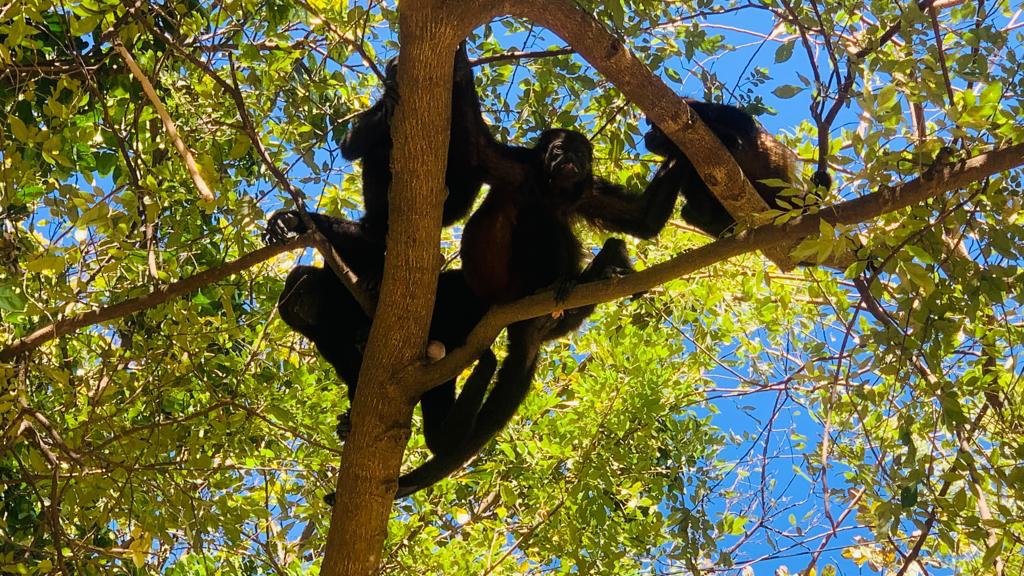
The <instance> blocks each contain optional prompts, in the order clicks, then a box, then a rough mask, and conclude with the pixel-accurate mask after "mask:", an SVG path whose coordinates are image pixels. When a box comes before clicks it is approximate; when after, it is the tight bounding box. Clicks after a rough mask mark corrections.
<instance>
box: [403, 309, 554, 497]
mask: <svg viewBox="0 0 1024 576" xmlns="http://www.w3.org/2000/svg"><path fill="white" fill-rule="evenodd" d="M539 326H540V324H539V323H538V321H537V320H536V319H533V320H525V321H523V322H518V323H516V324H513V325H511V326H509V336H508V355H507V356H506V358H505V361H504V362H503V363H502V365H501V369H500V370H499V371H498V377H497V380H496V381H495V383H494V389H493V390H491V393H490V394H489V395H488V396H487V400H486V401H485V402H484V404H483V406H482V407H481V408H480V412H479V414H478V415H477V418H476V422H475V424H474V426H473V429H472V432H471V433H469V434H468V435H467V436H466V438H465V439H463V440H462V442H461V443H460V444H459V445H458V446H457V447H455V448H454V449H453V450H451V451H450V452H447V453H444V454H438V455H436V456H434V457H433V458H431V459H430V460H428V461H426V462H424V463H423V464H421V465H420V466H419V467H417V468H416V469H415V470H413V471H411V472H409V473H408V474H403V475H402V477H401V478H399V479H398V492H396V493H395V498H396V499H397V498H404V497H405V496H409V495H410V494H412V493H414V492H417V491H419V490H422V489H424V488H427V487H428V486H432V485H433V484H436V483H437V482H440V481H441V480H443V479H445V478H447V477H448V476H449V475H451V474H452V473H453V472H455V471H456V470H458V469H459V468H461V467H462V466H464V465H465V464H466V463H467V462H469V460H471V459H472V458H473V457H474V456H476V455H477V454H478V453H479V452H480V451H481V450H483V448H484V446H486V445H487V443H488V442H490V441H491V439H492V438H494V437H495V436H496V435H497V434H498V432H500V431H501V430H502V429H503V428H504V427H505V425H506V424H508V422H509V420H511V419H512V416H514V415H515V413H516V409H517V408H519V405H520V404H522V402H523V399H525V398H526V393H527V392H528V391H529V390H530V383H531V382H532V381H533V375H534V373H535V372H536V370H537V352H538V351H539V350H540V344H541V338H540V335H539ZM478 372H479V373H478ZM493 373H494V366H493V365H491V369H490V371H488V370H486V367H485V368H484V369H480V364H477V367H476V368H475V369H474V370H473V373H472V374H470V376H469V379H468V380H467V381H466V387H469V386H474V385H480V384H481V381H483V385H484V386H486V382H488V381H490V379H491V376H492V375H493Z"/></svg>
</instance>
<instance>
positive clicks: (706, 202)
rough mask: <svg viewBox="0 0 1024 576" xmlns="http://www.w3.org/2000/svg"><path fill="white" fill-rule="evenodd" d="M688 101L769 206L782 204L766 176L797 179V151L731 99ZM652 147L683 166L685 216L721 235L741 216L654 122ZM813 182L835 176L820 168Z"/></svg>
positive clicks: (679, 181) (679, 175)
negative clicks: (728, 101)
mask: <svg viewBox="0 0 1024 576" xmlns="http://www.w3.org/2000/svg"><path fill="white" fill-rule="evenodd" d="M686 104H687V105H688V106H689V107H690V108H691V109H693V111H694V112H695V113H696V114H697V116H699V117H700V119H701V120H702V121H703V122H704V123H705V124H707V126H708V128H709V129H711V131H712V132H713V133H714V134H715V136H718V139H719V140H721V141H722V144H724V145H725V147H726V148H727V149H728V150H729V152H730V153H731V154H732V156H733V158H735V159H736V163H737V164H738V165H739V167H740V168H741V169H742V170H743V174H744V175H745V176H746V177H747V179H749V180H750V182H751V184H753V186H754V189H755V190H756V191H757V193H758V195H760V196H761V198H763V199H764V201H765V202H766V203H767V204H768V206H770V207H772V208H779V204H778V202H776V197H777V196H778V195H779V193H780V192H781V191H782V189H781V188H777V187H775V186H772V185H768V184H766V183H764V182H763V180H768V179H777V180H782V181H786V182H790V181H792V177H793V173H794V171H795V169H796V168H795V166H796V157H795V155H794V154H793V152H792V151H791V150H790V149H789V148H786V147H785V146H784V145H782V143H781V142H779V141H778V140H776V139H775V137H774V136H772V135H771V134H770V133H768V131H766V130H765V129H764V128H762V127H761V126H760V125H759V124H758V123H757V121H756V120H754V117H753V116H751V115H750V114H748V113H746V112H744V111H743V110H742V109H740V108H737V107H735V106H730V105H728V104H716V103H713V102H701V101H698V100H692V99H690V98H687V99H686ZM644 143H645V144H646V145H647V149H648V150H650V151H651V152H653V153H655V154H658V155H659V156H662V157H664V158H666V159H670V160H671V159H674V160H676V161H677V162H678V163H679V164H680V166H681V170H680V171H678V172H676V174H675V175H674V176H673V178H674V179H675V180H674V181H675V183H676V186H677V189H678V190H679V191H680V193H681V194H682V195H683V197H684V198H686V203H685V204H683V207H682V209H681V210H680V216H681V217H682V219H683V220H685V221H686V222H688V223H690V224H692V225H693V226H696V227H697V228H699V229H700V230H701V231H703V232H704V233H706V234H708V235H709V236H714V237H716V238H717V237H720V236H722V235H723V234H725V232H726V231H728V230H729V229H730V228H731V227H732V226H733V225H734V224H735V223H736V220H735V219H734V218H733V217H732V216H730V215H729V213H728V212H726V210H725V207H724V206H722V203H721V202H719V201H718V199H717V198H715V196H714V194H712V193H711V190H709V189H708V187H707V185H706V184H705V183H704V180H702V179H701V177H700V174H698V173H697V170H696V169H695V168H694V167H693V165H692V164H691V163H690V160H689V159H688V158H687V157H686V155H685V154H683V152H682V150H680V149H679V147H677V146H676V145H675V143H673V142H672V141H671V140H669V139H668V137H667V136H665V133H664V132H662V131H661V129H660V128H658V127H657V126H655V125H653V124H652V125H651V129H650V131H648V132H647V134H645V135H644ZM812 181H813V183H814V184H815V185H817V186H823V187H824V188H826V189H827V188H828V187H829V186H831V184H832V179H831V177H829V175H828V173H827V172H820V171H819V172H817V173H815V175H814V178H813V180H812Z"/></svg>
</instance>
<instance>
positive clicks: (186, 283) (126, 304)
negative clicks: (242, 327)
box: [0, 234, 313, 362]
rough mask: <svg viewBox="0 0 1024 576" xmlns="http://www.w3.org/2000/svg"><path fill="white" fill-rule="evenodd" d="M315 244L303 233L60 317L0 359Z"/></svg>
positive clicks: (11, 347)
mask: <svg viewBox="0 0 1024 576" xmlns="http://www.w3.org/2000/svg"><path fill="white" fill-rule="evenodd" d="M312 245H313V237H312V235H311V234H304V235H302V236H299V237H298V238H294V239H292V240H291V241H289V242H287V243H284V244H278V245H275V246H265V247H263V248H260V249H259V250H256V251H255V252H251V253H249V254H246V255H245V256H242V257H241V258H239V259H237V260H234V261H232V262H228V263H227V264H224V265H223V266H218V267H217V268H211V269H209V270H204V271H202V272H200V273H198V274H196V275H195V276H190V277H188V278H184V279H182V280H178V281H177V282H174V283H173V284H168V285H166V286H162V287H158V288H156V289H154V290H153V291H152V292H150V293H149V294H146V295H145V296H139V297H138V298H130V299H128V300H125V301H123V302H118V303H117V304H112V305H110V306H104V307H102V308H99V309H96V310H90V311H88V312H83V313H81V314H79V315H77V316H72V317H70V318H64V319H63V320H58V321H56V322H54V323H52V324H48V325H46V326H43V327H42V328H37V329H36V330H34V331H33V332H32V333H31V334H29V335H28V336H24V337H22V338H18V339H17V340H15V341H14V342H11V343H10V344H8V345H7V347H5V348H4V349H2V350H0V362H8V361H10V360H12V359H13V358H14V357H15V356H17V355H19V354H22V353H24V352H28V351H30V350H33V349H35V348H38V347H39V346H40V345H42V344H44V343H46V342H49V341H50V340H53V339H54V338H58V337H60V336H63V335H65V334H69V333H71V332H74V331H75V330H78V329H81V328H85V327H86V326H92V325H93V324H99V323H101V322H107V321H110V320H113V319H115V318H121V317H123V316H127V315H129V314H133V313H135V312H138V311H140V310H145V309H147V308H152V307H153V306H157V305H159V304H163V303H164V302H167V301H168V300H170V299H172V298H175V297H177V296H181V295H182V294H187V293H189V292H191V291H193V290H197V289H199V288H202V287H203V286H206V285H208V284H212V283H214V282H217V281H219V280H223V279H224V278H227V277H228V276H231V275H232V274H237V273H238V272H241V271H242V270H245V269H247V268H251V267H253V266H255V265H256V264H259V263H260V262H263V261H264V260H268V259H270V258H273V257H274V256H277V255H278V254H281V253H282V252H287V251H289V250H295V249H296V248H305V247H307V246H312Z"/></svg>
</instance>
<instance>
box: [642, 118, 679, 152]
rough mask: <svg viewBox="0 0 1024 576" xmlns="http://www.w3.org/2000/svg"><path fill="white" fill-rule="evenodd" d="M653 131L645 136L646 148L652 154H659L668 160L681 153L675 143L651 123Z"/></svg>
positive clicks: (649, 131)
mask: <svg viewBox="0 0 1024 576" xmlns="http://www.w3.org/2000/svg"><path fill="white" fill-rule="evenodd" d="M649 123H650V125H651V129H650V130H648V131H647V133H646V134H644V146H646V147H647V150H648V151H650V153H651V154H657V155H658V156H661V157H662V158H668V157H670V156H675V155H676V154H678V153H679V148H677V147H676V145H675V143H674V142H672V141H671V140H669V139H668V136H665V133H664V132H662V131H661V128H658V127H657V126H655V125H654V123H653V122H649Z"/></svg>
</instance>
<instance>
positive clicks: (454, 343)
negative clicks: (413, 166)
mask: <svg viewBox="0 0 1024 576" xmlns="http://www.w3.org/2000/svg"><path fill="white" fill-rule="evenodd" d="M309 216H310V217H311V218H312V219H313V223H314V224H316V226H317V229H319V230H320V232H321V233H322V234H324V236H325V237H326V238H327V240H328V242H330V243H331V245H332V246H334V248H335V249H336V250H338V251H339V253H341V254H342V256H343V257H346V256H351V258H346V261H349V260H350V261H351V264H350V265H351V266H352V268H353V270H356V271H357V274H358V269H359V267H360V265H361V264H362V263H363V259H364V255H363V254H361V253H359V252H355V253H353V254H347V253H346V252H345V249H346V248H347V247H348V246H349V244H346V243H347V242H350V241H351V239H352V238H353V237H352V236H351V235H349V234H348V233H347V232H348V230H349V226H350V225H351V224H353V223H352V222H350V221H348V220H344V219H341V218H335V217H332V216H327V215H324V214H317V213H310V214H309ZM339 229H340V230H342V233H340V234H338V233H336V230H339ZM304 232H306V228H305V225H304V224H303V223H302V220H300V219H299V216H298V213H297V212H295V211H284V212H278V213H275V214H274V215H273V216H271V217H270V220H269V222H268V225H267V233H266V236H267V241H268V242H270V243H276V242H282V241H285V240H286V239H287V238H289V237H291V236H293V235H296V234H302V233H304ZM436 294H437V296H436V299H435V303H434V311H433V316H432V320H431V327H430V339H431V340H434V341H439V342H441V343H442V344H444V346H445V348H446V349H448V350H451V349H455V348H458V347H459V346H461V345H462V344H463V343H464V342H465V339H466V336H468V335H469V333H470V332H471V331H472V330H473V327H474V326H476V324H477V323H478V322H479V321H480V319H481V318H482V317H483V315H484V313H486V312H487V308H488V305H487V304H486V303H485V302H484V301H483V300H481V299H480V298H478V297H477V296H476V295H475V294H474V293H473V292H472V291H471V290H470V289H469V285H468V284H467V283H466V280H465V277H464V276H463V274H462V271H461V270H458V269H455V270H448V271H445V272H443V273H441V275H440V276H439V277H438V281H437V292H436ZM277 306H278V311H279V312H280V314H281V319H282V320H284V322H285V324H287V325H288V326H289V327H290V328H292V329H293V330H295V331H296V332H298V333H300V334H302V335H303V336H305V337H306V338H308V339H309V340H310V341H311V342H313V344H315V345H316V348H317V351H318V352H320V355H321V356H323V357H324V360H327V362H328V363H329V364H330V365H331V366H332V367H333V368H334V370H335V372H337V374H338V376H339V377H340V378H341V379H342V381H344V382H345V384H346V385H347V388H348V397H349V401H350V402H351V401H352V400H353V399H355V390H356V384H357V382H358V381H359V371H360V368H361V366H362V363H363V349H364V348H365V346H366V340H367V337H368V336H369V332H370V324H371V320H370V318H369V317H367V316H366V314H365V313H364V312H363V310H362V308H361V307H360V306H359V303H358V302H357V301H356V300H355V298H353V297H352V295H351V293H349V291H348V289H346V288H345V286H344V285H343V284H342V283H341V281H340V280H339V279H338V277H337V276H336V275H335V274H334V272H333V271H332V270H330V269H329V268H319V267H315V266H296V267H295V269H293V270H292V272H291V273H290V274H289V275H288V278H287V279H286V280H285V286H284V290H283V291H282V292H281V296H280V297H279V298H278V303H277ZM489 354H490V353H489V352H488V355H489ZM488 362H490V364H491V366H490V368H489V369H488ZM493 364H494V361H493V356H489V357H487V355H485V357H484V358H482V359H481V360H480V364H479V365H478V366H479V369H480V375H479V376H478V378H480V379H483V380H484V383H483V386H484V389H486V386H487V383H488V382H489V381H490V377H491V376H492V375H493V373H494V369H495V367H494V365H493ZM470 378H472V376H470ZM466 385H467V387H468V386H469V382H468V381H467V384H466ZM448 397H450V398H451V400H450V401H448V400H447V398H448ZM422 402H423V406H422V408H423V412H424V436H425V437H426V440H427V446H428V447H429V448H431V450H439V449H440V448H439V446H445V447H447V446H450V445H452V444H455V443H457V442H458V441H459V440H461V437H460V436H459V434H460V433H461V432H462V430H461V427H460V429H459V430H458V431H455V432H450V431H449V430H448V426H449V425H454V424H452V423H453V422H455V419H451V420H450V419H449V418H448V412H449V411H451V410H452V409H453V408H454V406H455V381H454V380H451V381H449V382H446V383H445V384H442V385H441V386H438V387H436V388H434V389H432V390H430V391H429V392H427V394H425V395H424V397H423V398H422ZM464 402H471V397H470V398H467V399H466V400H465V401H464ZM468 406H469V407H470V408H469V409H470V410H473V411H475V409H474V408H472V404H471V403H470V404H468ZM478 406H479V403H477V407H478ZM460 407H461V405H460ZM347 431H348V421H347V414H346V415H343V416H342V417H341V418H339V436H341V437H344V436H345V434H346V433H347Z"/></svg>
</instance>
